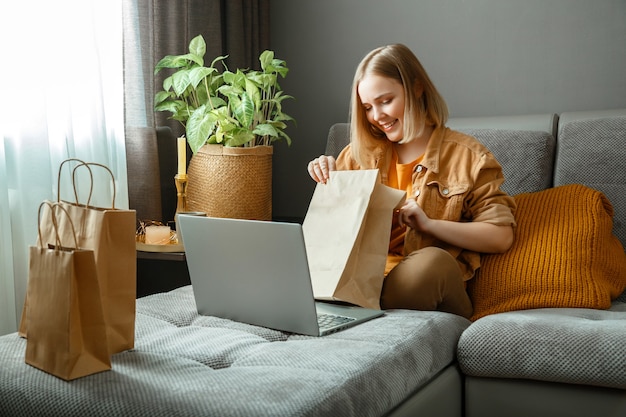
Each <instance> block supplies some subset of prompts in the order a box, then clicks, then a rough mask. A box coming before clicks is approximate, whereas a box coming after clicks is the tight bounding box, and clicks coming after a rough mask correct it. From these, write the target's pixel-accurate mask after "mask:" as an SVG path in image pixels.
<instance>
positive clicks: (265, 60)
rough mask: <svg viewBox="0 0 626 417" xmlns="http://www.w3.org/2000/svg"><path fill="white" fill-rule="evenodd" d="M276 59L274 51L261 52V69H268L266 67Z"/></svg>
mask: <svg viewBox="0 0 626 417" xmlns="http://www.w3.org/2000/svg"><path fill="white" fill-rule="evenodd" d="M273 59H274V51H268V50H265V51H263V52H261V55H260V56H259V61H261V69H262V70H263V71H266V68H267V67H269V66H270V64H271V63H272V60H273Z"/></svg>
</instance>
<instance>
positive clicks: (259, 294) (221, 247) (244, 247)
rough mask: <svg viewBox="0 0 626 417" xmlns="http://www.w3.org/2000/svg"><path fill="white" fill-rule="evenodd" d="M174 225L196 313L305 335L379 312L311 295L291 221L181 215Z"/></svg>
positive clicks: (323, 332) (297, 235) (299, 242)
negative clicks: (183, 251) (184, 261)
mask: <svg viewBox="0 0 626 417" xmlns="http://www.w3.org/2000/svg"><path fill="white" fill-rule="evenodd" d="M178 229H179V232H180V234H181V238H182V240H183V244H184V246H185V253H186V257H187V266H188V268H189V276H190V278H191V285H192V287H193V292H194V296H195V299H196V305H197V308H198V313H199V314H202V315H210V316H217V317H222V318H227V319H231V320H236V321H240V322H244V323H249V324H254V325H257V326H263V327H268V328H272V329H277V330H282V331H287V332H293V333H300V334H305V335H310V336H323V335H326V334H329V333H333V332H336V331H338V330H341V329H344V328H346V327H349V326H353V325H355V324H358V323H362V322H364V321H366V320H369V319H372V318H374V317H378V316H381V315H383V312H382V311H380V310H370V309H365V308H362V307H358V306H353V305H346V304H341V303H332V302H322V301H316V300H315V299H314V297H313V289H312V286H311V278H310V275H309V266H308V260H307V255H306V248H305V243H304V237H303V234H302V225H300V224H298V223H283V222H267V221H255V220H238V219H223V218H213V217H198V216H189V215H184V214H181V215H178ZM325 322H328V323H330V324H328V325H326V324H323V323H325Z"/></svg>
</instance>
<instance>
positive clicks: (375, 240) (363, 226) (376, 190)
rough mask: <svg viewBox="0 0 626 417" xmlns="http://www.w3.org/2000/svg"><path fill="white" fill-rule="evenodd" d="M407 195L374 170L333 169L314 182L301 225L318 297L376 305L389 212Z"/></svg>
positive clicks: (387, 240) (381, 281) (389, 231)
mask: <svg viewBox="0 0 626 417" xmlns="http://www.w3.org/2000/svg"><path fill="white" fill-rule="evenodd" d="M405 198H406V192H404V191H399V190H396V189H393V188H390V187H387V186H385V185H383V184H381V183H380V181H379V179H378V170H359V171H332V172H331V173H330V179H329V180H328V182H327V183H326V184H321V183H320V184H318V185H317V186H316V188H315V191H314V193H313V197H312V199H311V203H310V205H309V209H308V211H307V214H306V217H305V219H304V223H303V225H302V228H303V233H304V241H305V243H306V248H307V256H308V259H309V269H310V271H311V282H312V285H313V293H314V295H315V297H316V298H318V299H334V300H342V301H347V302H349V303H352V304H356V305H359V306H361V307H367V308H374V309H380V293H381V290H382V285H383V280H384V272H385V263H386V259H387V252H388V250H389V238H390V234H391V222H392V218H393V211H394V209H395V208H397V207H398V206H400V205H401V204H402V203H403V202H404V200H405Z"/></svg>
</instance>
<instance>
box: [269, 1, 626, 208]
mask: <svg viewBox="0 0 626 417" xmlns="http://www.w3.org/2000/svg"><path fill="white" fill-rule="evenodd" d="M270 4H271V12H270V13H271V14H270V16H271V22H272V29H271V46H272V49H274V50H275V51H276V55H277V57H279V58H282V59H285V60H286V61H287V64H288V66H289V68H290V73H289V75H288V76H287V78H286V79H285V80H284V81H282V83H281V85H282V87H283V89H284V90H285V91H286V92H287V93H288V94H291V95H293V96H294V97H296V100H292V101H290V102H288V103H287V102H286V103H285V110H286V111H287V112H288V113H289V114H291V115H292V116H293V117H294V118H296V120H297V127H294V128H290V129H289V134H290V136H291V137H292V139H293V145H292V146H291V148H288V147H287V146H286V145H285V144H278V145H277V146H275V155H274V215H275V216H278V217H303V216H304V215H305V213H306V210H307V207H308V203H309V201H310V198H311V193H312V191H313V188H314V184H313V182H312V181H311V180H310V179H309V177H308V174H307V173H306V164H307V162H308V161H309V160H310V159H312V158H314V157H315V156H317V155H319V154H321V153H323V151H324V145H325V140H326V135H327V132H328V128H329V127H330V126H331V124H333V123H335V122H343V121H347V118H348V105H349V94H350V86H351V81H352V76H353V72H354V70H355V68H356V66H357V64H358V62H359V61H360V60H361V58H362V57H363V56H364V55H365V54H366V53H367V52H368V51H370V50H371V49H373V48H375V47H377V46H380V45H384V44H389V43H396V42H399V43H404V44H406V45H407V46H409V47H410V48H411V49H413V51H414V52H415V53H416V55H417V56H418V58H419V59H420V61H421V62H422V64H423V65H424V67H425V68H426V70H427V71H428V72H429V74H430V76H431V78H432V79H433V81H434V83H435V85H436V86H437V87H438V89H439V90H440V92H441V93H442V95H443V96H444V98H446V101H447V103H448V106H449V108H450V113H451V117H465V116H496V115H514V114H534V113H543V112H554V113H560V112H563V111H575V110H590V109H605V108H624V107H626V46H625V45H626V0H595V1H588V0H524V1H520V0H405V1H402V0H386V1H373V0H315V1H294V0H271V2H270Z"/></svg>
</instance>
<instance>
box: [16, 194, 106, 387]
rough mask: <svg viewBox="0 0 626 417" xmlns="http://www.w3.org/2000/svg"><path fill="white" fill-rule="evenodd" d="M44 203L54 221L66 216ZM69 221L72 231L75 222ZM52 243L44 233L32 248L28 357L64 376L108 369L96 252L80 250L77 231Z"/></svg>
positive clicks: (70, 232) (60, 376)
mask: <svg viewBox="0 0 626 417" xmlns="http://www.w3.org/2000/svg"><path fill="white" fill-rule="evenodd" d="M42 206H45V207H47V208H48V209H49V210H47V215H44V218H46V219H48V220H50V221H51V223H53V225H58V222H56V220H55V218H57V219H58V218H60V217H64V216H66V215H67V213H64V210H63V209H62V208H60V207H59V206H58V205H56V204H53V203H49V202H44V203H42ZM42 206H40V213H39V216H41V211H42V210H41V207H42ZM40 218H41V217H40ZM66 224H68V226H70V231H69V234H70V235H73V234H74V233H73V232H72V230H71V222H66ZM53 243H54V244H49V243H45V240H42V239H41V235H40V238H39V239H38V245H37V246H31V247H30V252H29V270H28V288H27V299H28V306H27V308H26V310H25V312H26V321H27V323H28V339H27V341H26V353H25V362H26V363H27V364H29V365H32V366H34V367H36V368H38V369H41V370H43V371H45V372H48V373H50V374H52V375H55V376H57V377H59V378H62V379H64V380H71V379H75V378H80V377H83V376H86V375H91V374H94V373H97V372H102V371H106V370H109V369H111V360H110V355H109V352H108V349H107V341H106V338H107V333H106V325H105V323H104V315H103V312H102V304H101V299H100V288H99V285H98V277H97V272H96V263H95V257H94V251H93V250H83V249H78V241H77V239H76V237H75V236H74V237H73V239H72V240H71V241H67V242H66V241H62V240H60V234H56V235H55V239H54V241H53ZM62 244H63V245H66V246H65V247H64V246H63V245H62ZM68 246H69V247H68Z"/></svg>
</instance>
